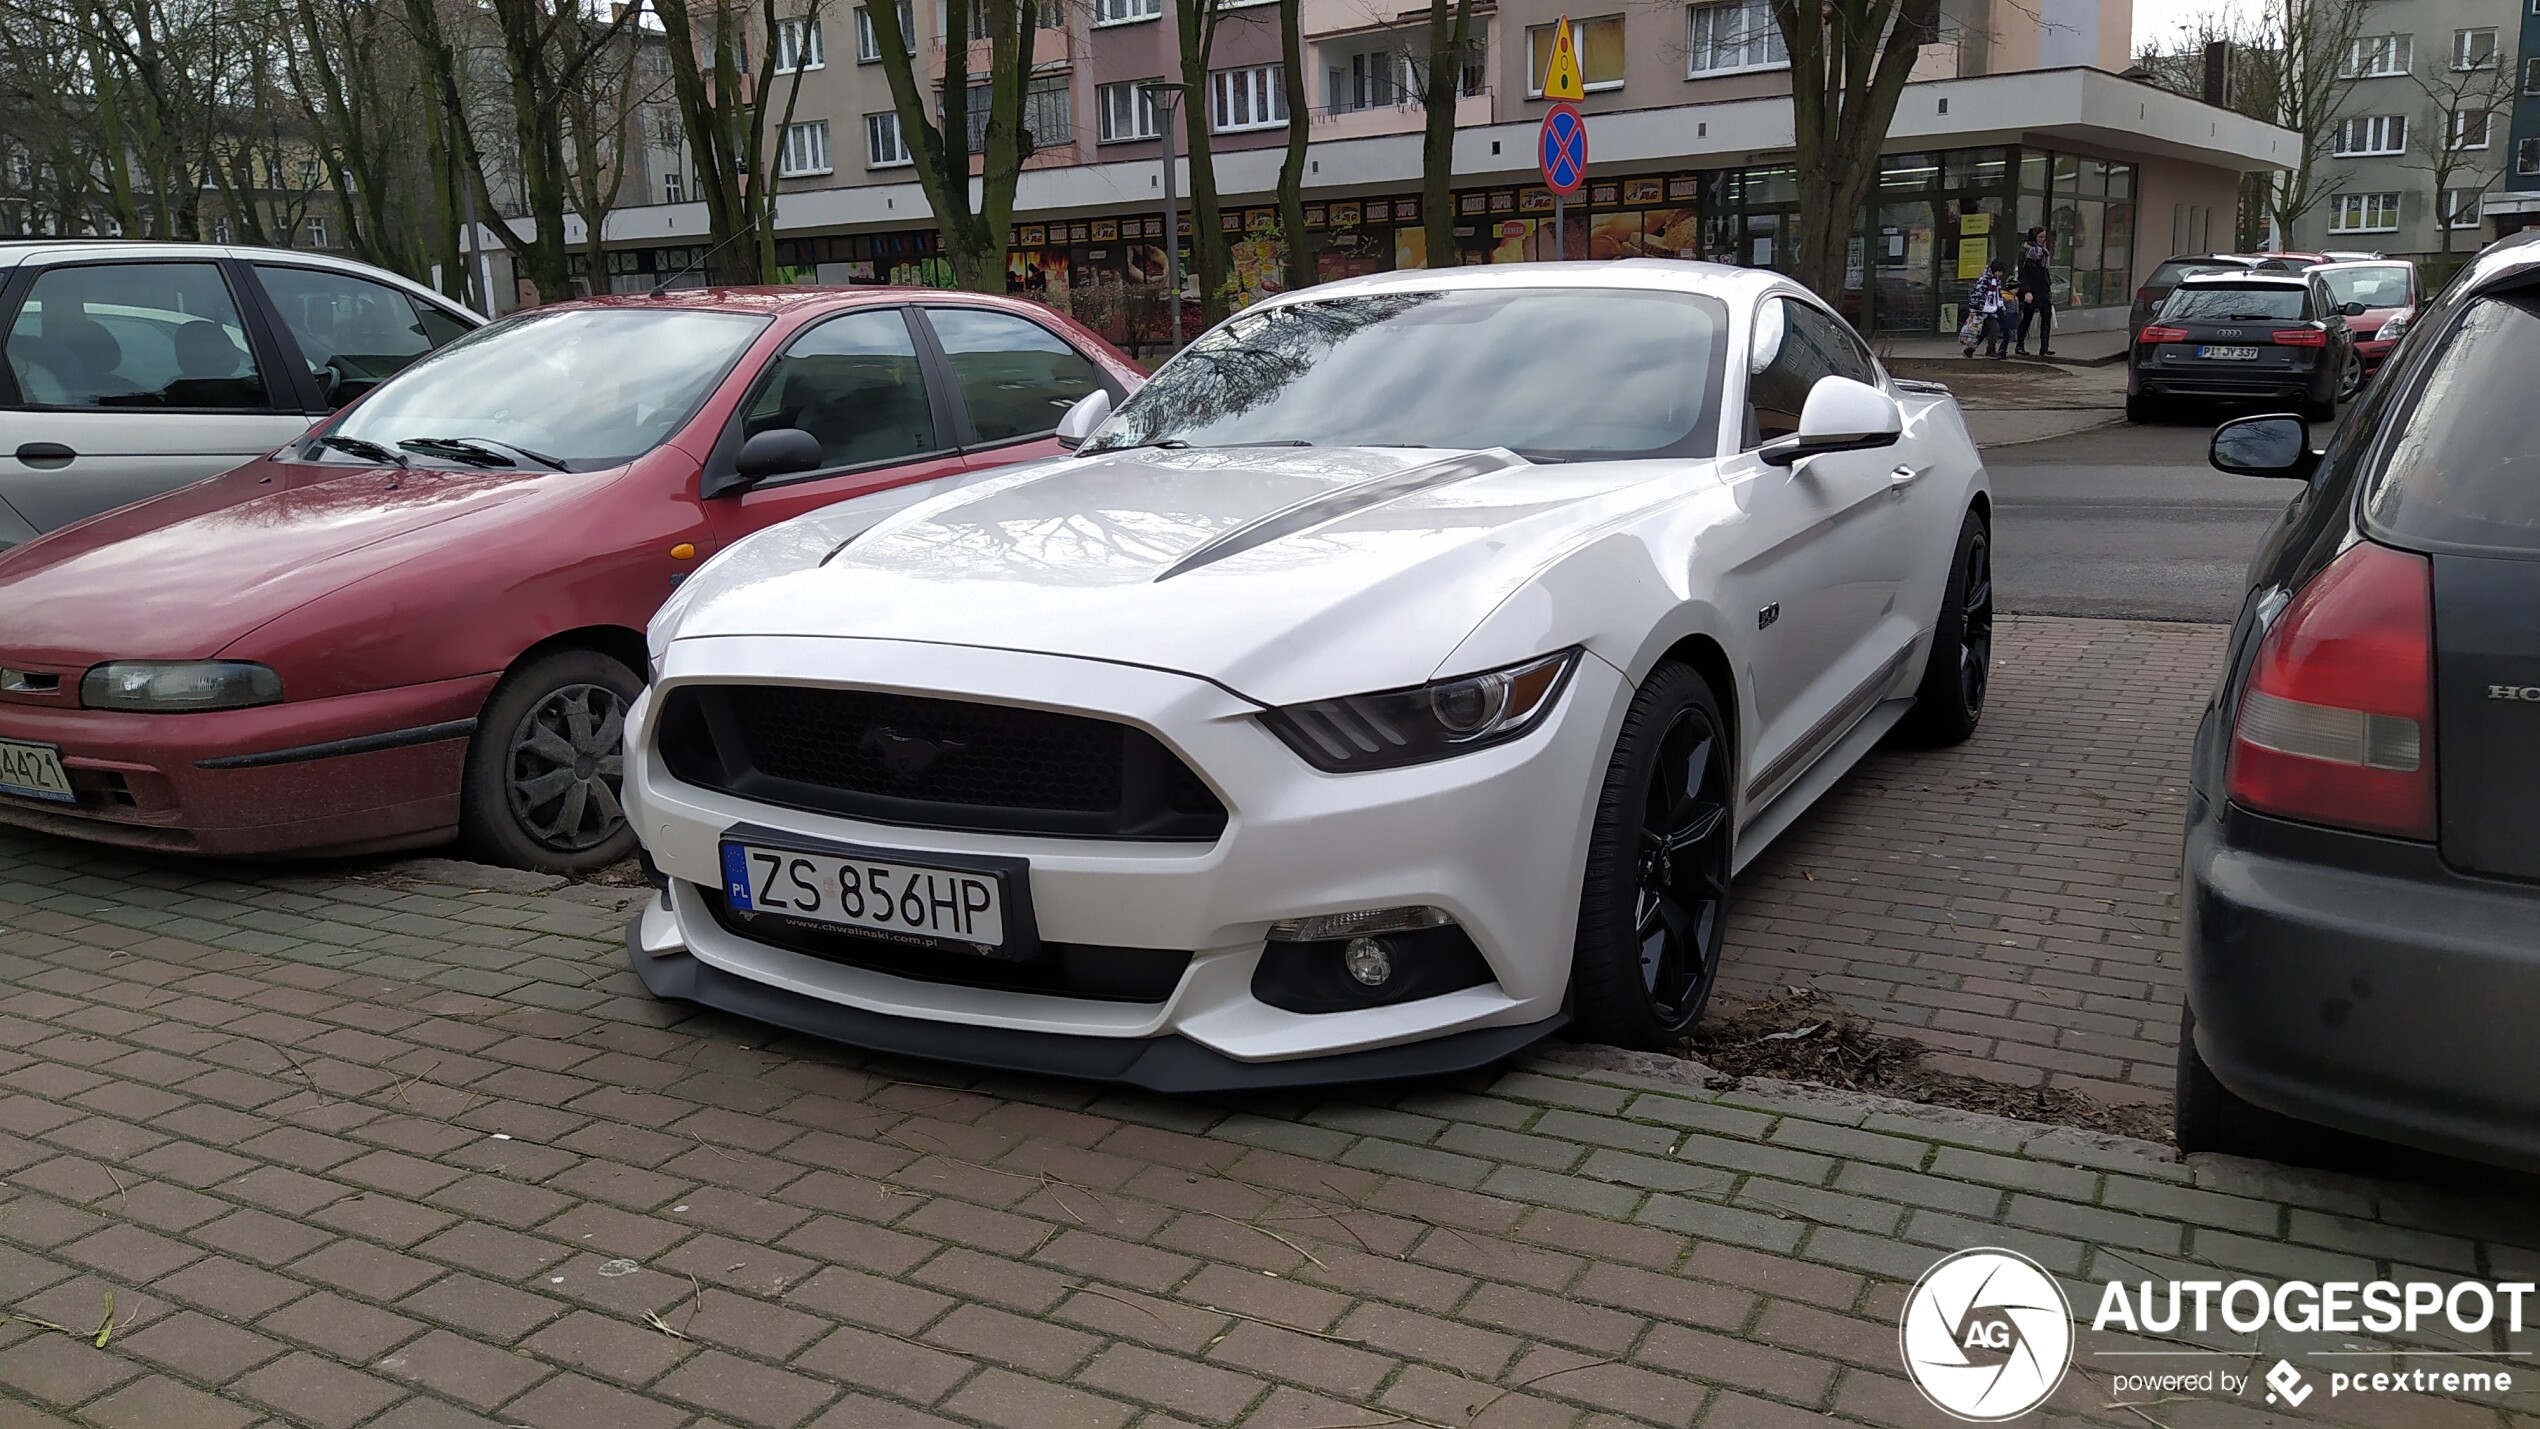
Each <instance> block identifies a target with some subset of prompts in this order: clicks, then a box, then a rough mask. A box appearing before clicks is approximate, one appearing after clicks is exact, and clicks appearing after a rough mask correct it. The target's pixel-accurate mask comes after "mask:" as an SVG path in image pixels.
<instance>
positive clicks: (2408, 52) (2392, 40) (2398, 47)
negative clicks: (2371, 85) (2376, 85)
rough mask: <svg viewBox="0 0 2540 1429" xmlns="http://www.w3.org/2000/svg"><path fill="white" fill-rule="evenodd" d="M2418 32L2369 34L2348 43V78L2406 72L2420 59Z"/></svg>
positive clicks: (2346, 72)
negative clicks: (2407, 33) (2417, 51)
mask: <svg viewBox="0 0 2540 1429" xmlns="http://www.w3.org/2000/svg"><path fill="white" fill-rule="evenodd" d="M2416 48H2417V44H2416V36H2414V35H2365V36H2361V37H2359V38H2357V39H2356V40H2355V41H2354V42H2353V43H2351V44H2349V45H2348V46H2347V47H2346V66H2345V68H2344V69H2343V70H2342V71H2341V72H2340V73H2341V76H2342V77H2343V78H2346V79H2379V78H2383V77H2385V76H2388V75H2394V74H2406V73H2407V72H2408V66H2410V65H2412V64H2414V63H2415V62H2416Z"/></svg>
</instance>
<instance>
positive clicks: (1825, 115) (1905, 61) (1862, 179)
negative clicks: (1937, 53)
mask: <svg viewBox="0 0 2540 1429" xmlns="http://www.w3.org/2000/svg"><path fill="white" fill-rule="evenodd" d="M1772 8H1773V23H1774V24H1775V25H1777V26H1779V27H1780V29H1781V32H1782V37H1783V39H1784V41H1785V42H1786V43H1787V44H1788V46H1789V48H1790V102H1791V137H1792V142H1793V148H1794V150H1795V151H1796V152H1795V167H1796V168H1797V170H1798V178H1799V234H1798V238H1797V241H1796V242H1794V243H1793V244H1792V245H1791V246H1792V254H1791V269H1790V272H1791V276H1792V277H1795V278H1797V279H1798V280H1799V281H1801V282H1803V283H1805V284H1807V285H1808V286H1809V287H1811V288H1813V289H1815V290H1816V291H1817V292H1819V293H1821V294H1823V295H1825V296H1826V297H1827V298H1829V299H1832V298H1835V297H1837V296H1839V295H1840V294H1841V291H1842V284H1843V265H1844V257H1845V252H1846V246H1847V242H1848V240H1849V239H1850V238H1851V236H1852V233H1853V231H1854V228H1855V225H1856V224H1857V222H1858V218H1859V215H1860V212H1861V207H1862V205H1863V204H1864V203H1865V202H1867V200H1868V198H1869V193H1870V185H1871V184H1872V183H1873V182H1875V181H1876V180H1877V178H1878V167H1879V150H1880V148H1881V147H1882V146H1883V145H1884V144H1885V142H1886V139H1887V127H1888V124H1889V122H1890V121H1891V120H1893V119H1894V118H1895V117H1896V102H1897V99H1898V98H1899V96H1901V95H1902V94H1903V93H1904V91H1905V81H1906V79H1907V78H1908V77H1909V76H1911V75H1912V73H1913V69H1914V61H1915V59H1916V57H1918V56H1919V55H1921V53H1922V50H1923V46H1924V45H1925V44H1926V43H1928V42H1930V40H1931V39H1932V37H1933V34H1934V26H1935V24H1936V23H1937V20H1938V17H1939V13H1940V0H1772Z"/></svg>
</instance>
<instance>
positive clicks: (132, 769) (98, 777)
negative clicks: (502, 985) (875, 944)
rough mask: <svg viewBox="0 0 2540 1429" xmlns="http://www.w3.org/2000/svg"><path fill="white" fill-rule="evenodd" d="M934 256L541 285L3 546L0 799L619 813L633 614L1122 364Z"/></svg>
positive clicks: (53, 804)
mask: <svg viewBox="0 0 2540 1429" xmlns="http://www.w3.org/2000/svg"><path fill="white" fill-rule="evenodd" d="M1142 380H1143V379H1142V377H1141V374H1140V373H1139V371H1138V369H1137V368H1136V367H1134V366H1132V365H1131V364H1130V363H1129V362H1128V361H1127V360H1126V359H1125V358H1123V357H1122V356H1121V355H1120V354H1119V353H1118V352H1116V351H1115V350H1113V349H1112V348H1111V347H1110V346H1108V345H1107V344H1105V343H1104V342H1103V341H1102V340H1101V339H1100V338H1098V337H1095V336H1094V335H1093V334H1092V333H1090V332H1088V331H1086V330H1085V329H1084V328H1082V327H1080V326H1078V325H1076V324H1075V323H1072V322H1070V321H1068V320H1067V319H1066V318H1065V317H1063V316H1060V315H1058V314H1056V313H1053V312H1051V311H1050V310H1049V309H1047V308H1043V307H1040V306H1038V305H1035V304H1029V303H1024V302H1020V301H1016V300H1011V299H1006V298H999V297H989V296H980V295H975V294H968V293H955V292H946V291H937V290H924V291H910V290H899V289H879V288H876V289H862V290H844V291H841V290H834V289H831V290H813V289H799V288H796V289H707V290H694V291H683V292H676V293H670V294H664V295H660V296H650V297H645V296H630V297H614V298H600V299H592V300H589V301H585V302H574V303H563V304H558V305H556V306H554V307H548V308H540V309H537V310H535V311H533V312H528V313H524V314H521V315H519V316H516V317H513V318H511V319H509V320H507V321H504V322H500V323H496V324H494V325H492V326H490V327H487V328H484V329H482V330H480V331H478V332H476V333H474V334H472V335H470V336H468V337H466V338H464V339H462V340H460V341H458V342H455V343H452V344H450V345H449V346H448V347H446V348H444V349H442V350H440V351H438V352H436V353H434V354H432V355H431V356H430V357H427V358H425V359H423V360H422V361H419V362H417V363H415V364H414V365H413V366H412V367H409V368H407V369H406V370H405V371H404V372H402V373H400V374H399V375H398V376H397V377H395V378H393V379H392V380H390V381H389V382H387V383H386V384H384V385H382V386H381V387H380V388H379V389H378V390H377V391H375V392H373V393H371V394H370V395H369V396H367V397H365V398H364V399H363V400H361V401H360V402H358V403H356V404H355V405H353V406H352V407H350V408H348V409H346V410H345V411H344V412H343V413H342V414H340V415H339V416H338V417H336V418H335V419H334V420H333V421H331V422H328V423H326V424H325V425H323V426H320V427H318V428H317V429H315V430H314V431H312V432H311V433H310V434H309V436H307V437H306V438H303V439H301V440H299V441H296V442H294V443H293V444H292V445H290V446H288V447H286V448H284V449H283V450H281V451H278V452H276V453H274V454H273V455H271V456H269V457H266V458H264V459H262V460H260V461H256V462H253V463H250V464H249V465H247V466H244V467H240V468H239V469H237V470H235V471H232V472H229V473H227V474H225V475H222V476H216V477H212V478H210V479H209V480H206V481H202V482H198V483H196V484H194V485H192V486H189V487H185V488H182V489H180V490H177V491H173V492H170V493H168V494H167V495H165V496H160V497H156V498H154V499H151V500H148V501H144V502H141V503H139V504H136V505H133V506H127V507H124V508H122V509H121V510H118V511H112V512H109V513H107V514H105V515H102V516H98V517H95V518H92V519H90V520H88V521H84V522H81V523H79V524H76V525H73V526H68V527H65V528H63V529H61V530H59V531H56V532H54V533H52V534H50V535H47V536H44V537H41V538H39V539H37V540H34V541H30V542H28V543H26V544H25V545H22V546H19V547H16V548H14V549H13V550H10V551H8V552H7V553H6V554H0V824H12V825H16V826H18V827H21V828H29V829H39V830H45V831H49V832H54V833H60V834H67V835H71V836H74V837H79V838H88V839H97V840H101V841H104V842H108V843H116V844H123V845H127V846H132V847H138V848H149V849H160V850H166V851H170V852H179V853H197V854H214V855H236V854H272V853H286V852H290V853H307V852H337V853H350V852H357V851H367V850H378V849H391V848H401V847H411V846H417V845H425V844H433V843H439V842H442V841H445V840H448V839H450V838H452V837H454V836H456V837H459V838H462V839H463V840H464V841H465V843H466V844H467V845H468V846H469V847H470V849H471V850H472V851H473V852H474V853H475V854H476V855H477V856H479V857H482V858H486V859H489V860H493V861H496V862H502V863H508V864H514V865H519V866H523V867H530V868H541V869H552V870H571V869H579V868H589V867H594V866H597V865H600V864H603V863H607V862H611V861H613V860H616V859H619V858H623V857H625V856H626V855H627V854H628V853H629V852H630V851H631V849H632V848H633V846H634V835H633V833H632V831H631V830H629V829H628V827H627V825H626V821H625V818H624V816H623V815H622V813H621V812H620V810H619V807H618V802H617V793H616V786H617V776H618V760H619V754H618V747H619V734H620V729H621V727H622V724H623V718H624V714H625V710H626V706H627V704H628V702H629V701H630V700H632V699H633V698H634V696H635V693H636V691H637V690H638V689H639V688H640V687H641V685H642V682H643V679H644V672H643V665H644V638H643V631H644V625H645V623H646V621H648V620H649V619H650V618H651V616H652V614H653V612H654V610H655V609H656V608H657V607H659V606H660V605H661V603H662V601H663V600H664V598H666V597H667V596H668V595H669V594H670V592H671V590H672V588H673V587H675V586H676V585H678V583H679V582H680V580H681V579H682V578H683V577H684V576H685V575H686V574H687V573H688V572H690V571H693V570H695V569H696V567H697V565H698V564H699V563H700V562H702V561H704V560H705V559H707V558H708V557H710V556H712V555H713V554H714V553H715V552H716V551H717V550H718V549H720V548H721V547H723V546H725V545H726V544H728V543H730V542H732V541H733V540H735V539H737V538H739V537H741V536H744V535H747V534H748V533H750V532H753V531H756V530H758V529H760V528H761V527H764V526H767V525H769V524H770V523H772V522H776V521H781V520H784V519H785V518H786V517H789V516H793V515H797V514H799V513H802V512H805V511H809V510H811V509H813V508H815V507H822V506H828V505H831V504H833V503H836V502H841V501H847V500H853V499H857V498H866V499H869V500H870V501H871V502H872V503H873V504H874V505H875V506H877V507H880V508H887V507H891V506H895V505H897V504H901V503H904V502H905V501H909V500H915V499H918V498H920V497H922V496H923V495H925V494H926V493H927V492H928V491H930V490H933V489H937V488H939V487H941V486H943V485H947V484H950V483H951V482H953V481H956V480H958V479H960V478H962V477H963V476H964V475H965V474H967V473H972V472H976V471H979V470H981V469H984V468H990V467H998V466H1005V465H1009V464H1012V463H1015V462H1020V461H1026V460H1031V459H1033V458H1037V457H1042V456H1048V455H1055V454H1056V453H1057V452H1058V451H1059V450H1060V448H1059V446H1058V444H1057V442H1056V440H1055V439H1054V438H1053V436H1052V431H1053V429H1054V428H1055V427H1056V426H1057V425H1058V421H1059V418H1060V417H1061V416H1062V415H1063V414H1064V413H1065V412H1066V410H1067V408H1068V407H1069V406H1070V405H1072V404H1073V403H1074V402H1075V401H1076V400H1077V399H1078V398H1080V397H1083V396H1085V395H1086V394H1088V393H1091V392H1093V391H1095V390H1096V389H1098V388H1099V389H1103V390H1106V391H1108V392H1109V393H1110V394H1111V396H1112V397H1113V398H1114V399H1115V400H1116V399H1118V398H1120V397H1122V396H1125V395H1126V394H1127V393H1128V391H1130V390H1131V389H1133V388H1134V387H1135V386H1137V384H1138V383H1139V382H1140V381H1142Z"/></svg>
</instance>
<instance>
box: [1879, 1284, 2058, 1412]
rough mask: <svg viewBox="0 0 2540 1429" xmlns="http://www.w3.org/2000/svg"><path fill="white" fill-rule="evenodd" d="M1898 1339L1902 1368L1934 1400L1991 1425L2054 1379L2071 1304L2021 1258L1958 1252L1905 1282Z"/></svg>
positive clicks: (2030, 1402)
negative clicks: (1908, 1288)
mask: <svg viewBox="0 0 2540 1429" xmlns="http://www.w3.org/2000/svg"><path fill="white" fill-rule="evenodd" d="M1898 1339H1899V1342H1900V1344H1901V1345H1902V1347H1903V1350H1904V1355H1905V1373H1906V1374H1907V1375H1908V1376H1909V1377H1911V1378H1912V1379H1913V1381H1914V1387H1915V1388H1916V1389H1919V1390H1921V1391H1922V1392H1923V1397H1924V1398H1925V1399H1928V1400H1930V1401H1931V1402H1932V1406H1933V1407H1934V1408H1936V1409H1938V1410H1940V1411H1941V1412H1942V1413H1944V1414H1947V1415H1950V1416H1951V1417H1953V1418H1957V1419H1965V1420H1969V1421H1972V1422H1975V1423H1979V1424H1991V1423H1997V1422H1999V1421H2001V1420H2005V1419H2013V1418H2017V1417H2018V1416H2020V1415H2022V1414H2026V1413H2027V1412H2029V1411H2030V1410H2032V1409H2035V1408H2036V1407H2037V1406H2038V1405H2040V1404H2043V1403H2045V1402H2046V1397H2047V1396H2048V1395H2050V1394H2053V1393H2054V1392H2055V1386H2056V1385H2058V1384H2061V1383H2062V1382H2063V1379H2064V1372H2065V1371H2066V1370H2068V1369H2070V1368H2071V1367H2072V1362H2073V1310H2072V1305H2071V1303H2070V1302H2069V1301H2067V1300H2066V1299H2065V1298H2064V1290H2063V1287H2062V1286H2060V1285H2058V1284H2056V1283H2055V1277H2053V1276H2051V1275H2049V1274H2047V1273H2046V1271H2045V1269H2044V1268H2043V1267H2041V1266H2040V1265H2038V1263H2037V1262H2036V1261H2033V1260H2031V1259H2029V1258H2028V1257H2027V1256H2024V1255H2021V1254H2019V1253H2018V1252H2016V1251H2008V1250H1990V1249H1987V1250H1962V1251H1960V1252H1958V1253H1957V1254H1956V1255H1953V1256H1950V1257H1949V1258H1947V1259H1946V1260H1943V1261H1941V1262H1940V1263H1939V1264H1938V1265H1935V1266H1933V1267H1932V1268H1931V1269H1929V1270H1927V1271H1925V1272H1923V1278H1922V1279H1920V1280H1918V1281H1916V1282H1914V1290H1913V1293H1912V1294H1911V1295H1908V1296H1907V1297H1906V1299H1905V1318H1904V1322H1903V1324H1902V1325H1901V1326H1900V1327H1899V1331H1898Z"/></svg>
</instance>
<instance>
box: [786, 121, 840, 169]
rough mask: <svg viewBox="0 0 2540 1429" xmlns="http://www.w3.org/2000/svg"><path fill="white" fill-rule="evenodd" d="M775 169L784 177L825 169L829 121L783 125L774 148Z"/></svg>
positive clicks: (827, 157) (827, 154)
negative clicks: (780, 139) (775, 157)
mask: <svg viewBox="0 0 2540 1429" xmlns="http://www.w3.org/2000/svg"><path fill="white" fill-rule="evenodd" d="M776 172H777V175H778V176H779V177H781V178H788V179H794V178H803V177H806V176H809V175H812V174H825V173H828V172H829V121H828V120H826V119H814V120H812V121H811V122H810V123H808V124H788V125H786V126H785V138H784V142H783V143H782V144H781V145H779V146H778V149H777V159H776Z"/></svg>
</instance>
